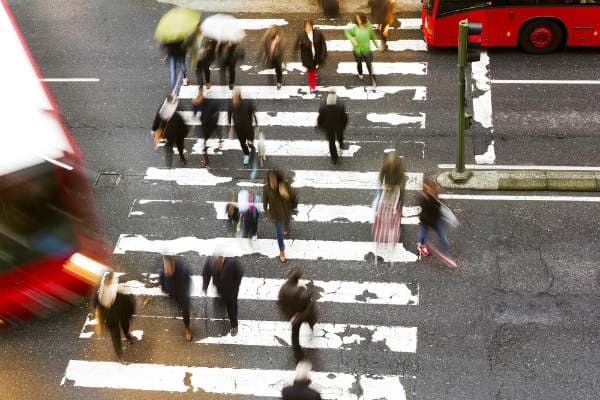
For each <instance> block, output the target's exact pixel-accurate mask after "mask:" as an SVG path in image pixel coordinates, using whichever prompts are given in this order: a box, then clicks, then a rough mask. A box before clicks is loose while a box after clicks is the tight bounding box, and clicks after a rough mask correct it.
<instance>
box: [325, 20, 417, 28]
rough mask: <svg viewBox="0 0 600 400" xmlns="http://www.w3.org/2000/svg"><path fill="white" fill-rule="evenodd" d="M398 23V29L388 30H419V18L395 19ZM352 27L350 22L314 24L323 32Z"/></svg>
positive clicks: (375, 25) (374, 26) (352, 24)
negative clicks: (342, 23) (343, 23)
mask: <svg viewBox="0 0 600 400" xmlns="http://www.w3.org/2000/svg"><path fill="white" fill-rule="evenodd" d="M397 20H398V21H400V27H399V28H394V27H389V28H388V29H390V30H394V29H402V30H415V29H416V30H421V22H422V20H421V18H397ZM353 26H354V23H352V22H348V23H347V24H346V25H327V24H318V25H317V24H315V25H314V27H315V28H318V29H321V30H324V31H329V30H346V29H350V28H352V27H353ZM372 26H373V28H374V29H376V28H377V24H372Z"/></svg>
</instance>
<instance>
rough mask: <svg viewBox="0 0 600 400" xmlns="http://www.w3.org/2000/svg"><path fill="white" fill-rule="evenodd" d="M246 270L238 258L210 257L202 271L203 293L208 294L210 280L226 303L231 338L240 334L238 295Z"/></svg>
mask: <svg viewBox="0 0 600 400" xmlns="http://www.w3.org/2000/svg"><path fill="white" fill-rule="evenodd" d="M242 276H244V270H243V269H242V266H241V265H240V264H239V262H238V261H237V259H236V258H230V257H227V258H225V257H223V256H215V257H209V258H208V259H207V260H206V263H205V264H204V269H203V270H202V291H203V292H205V293H206V290H207V289H208V285H209V283H210V280H211V279H212V281H213V284H214V285H215V287H216V288H217V292H218V293H219V296H221V298H222V299H223V300H224V301H225V306H226V307H227V314H228V315H229V321H230V323H231V331H230V333H231V336H235V335H237V332H238V302H237V300H238V293H239V291H240V284H241V283H242Z"/></svg>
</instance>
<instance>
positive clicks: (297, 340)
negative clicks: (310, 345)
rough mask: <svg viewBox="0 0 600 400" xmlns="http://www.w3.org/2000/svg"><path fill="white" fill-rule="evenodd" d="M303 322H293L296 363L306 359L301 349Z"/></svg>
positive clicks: (293, 344)
mask: <svg viewBox="0 0 600 400" xmlns="http://www.w3.org/2000/svg"><path fill="white" fill-rule="evenodd" d="M301 325H302V321H294V322H292V348H293V349H294V357H295V358H296V361H300V360H301V359H303V358H304V352H303V351H302V347H300V326H301Z"/></svg>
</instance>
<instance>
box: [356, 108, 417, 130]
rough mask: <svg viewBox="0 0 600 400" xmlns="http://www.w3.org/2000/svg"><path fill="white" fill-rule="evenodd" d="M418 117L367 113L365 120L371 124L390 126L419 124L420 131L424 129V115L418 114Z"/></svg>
mask: <svg viewBox="0 0 600 400" xmlns="http://www.w3.org/2000/svg"><path fill="white" fill-rule="evenodd" d="M419 114H420V115H419V116H416V115H411V114H397V113H385V114H379V113H369V114H367V119H368V120H369V121H371V122H383V123H386V124H390V125H413V124H419V127H420V128H421V129H425V118H426V116H425V113H422V112H420V113H419Z"/></svg>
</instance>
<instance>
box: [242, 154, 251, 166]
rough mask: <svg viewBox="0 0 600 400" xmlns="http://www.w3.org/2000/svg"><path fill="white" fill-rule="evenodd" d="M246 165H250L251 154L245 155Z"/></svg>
mask: <svg viewBox="0 0 600 400" xmlns="http://www.w3.org/2000/svg"><path fill="white" fill-rule="evenodd" d="M243 162H244V165H248V164H249V163H250V156H244V161H243Z"/></svg>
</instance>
